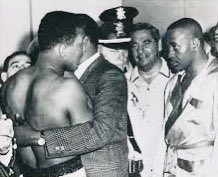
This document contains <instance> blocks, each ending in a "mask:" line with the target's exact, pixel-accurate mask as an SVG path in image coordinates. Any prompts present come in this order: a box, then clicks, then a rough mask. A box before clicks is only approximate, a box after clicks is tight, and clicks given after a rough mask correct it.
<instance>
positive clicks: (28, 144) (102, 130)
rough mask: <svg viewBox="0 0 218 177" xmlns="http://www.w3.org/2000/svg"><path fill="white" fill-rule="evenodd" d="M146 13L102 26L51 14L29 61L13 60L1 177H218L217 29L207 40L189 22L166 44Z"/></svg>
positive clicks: (2, 122)
mask: <svg viewBox="0 0 218 177" xmlns="http://www.w3.org/2000/svg"><path fill="white" fill-rule="evenodd" d="M138 13H139V12H138V11H137V9H136V8H134V7H124V6H120V7H115V8H112V9H108V10H106V11H104V12H102V13H101V14H100V16H99V18H100V19H101V20H102V25H101V26H100V27H99V26H98V25H97V23H96V22H95V21H94V20H93V19H92V18H91V17H90V16H88V15H86V14H78V13H77V14H76V13H70V12H64V11H53V12H49V13H47V14H46V15H45V16H44V17H43V18H42V20H41V23H40V25H39V29H38V33H37V37H36V38H35V39H34V40H33V42H31V43H30V45H29V47H28V49H27V52H24V51H18V52H15V53H13V54H12V55H10V56H9V57H7V58H6V59H5V62H4V68H3V72H2V74H1V78H2V86H1V110H2V114H1V115H2V116H1V119H0V167H1V168H0V176H3V175H6V174H5V173H8V175H9V176H13V175H14V176H15V177H18V176H23V177H59V176H63V177H103V176H104V177H128V176H130V177H138V176H141V177H215V176H216V175H217V174H218V170H217V167H216V164H217V162H218V142H217V141H218V140H217V133H218V132H217V130H218V60H217V58H216V57H217V56H218V55H217V53H218V25H216V26H214V27H213V28H211V30H210V32H209V34H210V35H209V36H210V40H206V39H205V35H204V33H203V31H202V28H201V26H200V24H199V23H198V22H197V21H196V20H194V19H192V18H182V19H179V20H177V21H175V22H173V23H172V24H170V25H169V27H168V28H167V30H166V33H165V34H164V37H163V39H162V38H161V35H160V32H159V30H158V29H157V28H156V27H155V26H153V25H152V24H150V23H147V22H138V23H133V19H134V18H135V17H136V16H137V15H138ZM208 41H209V42H208ZM206 42H207V45H208V46H209V48H211V51H210V50H209V51H208V50H205V48H206V47H205V43H206ZM35 59H36V62H35ZM15 152H16V153H15ZM14 159H15V161H14ZM12 161H13V162H14V163H13V164H12V163H11V162H12ZM2 169H5V171H4V170H2Z"/></svg>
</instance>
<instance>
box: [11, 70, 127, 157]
mask: <svg viewBox="0 0 218 177" xmlns="http://www.w3.org/2000/svg"><path fill="white" fill-rule="evenodd" d="M99 77H100V78H99V82H98V83H97V84H98V86H97V89H96V92H97V93H96V96H95V100H93V101H94V108H93V109H94V118H93V119H94V120H93V122H90V121H89V122H86V123H83V124H78V125H75V126H73V127H65V128H56V129H51V130H46V131H45V132H44V133H45V136H44V138H45V139H46V145H45V148H46V149H47V150H46V152H47V154H46V155H47V157H48V158H53V157H62V156H68V155H74V154H83V153H86V152H90V151H93V150H95V149H98V148H101V147H103V146H105V145H106V144H110V143H113V142H121V141H123V140H125V139H126V136H127V135H126V131H127V125H126V124H127V84H126V80H125V77H124V75H123V74H121V73H120V72H119V71H117V70H109V71H107V72H105V73H104V74H102V75H101V76H99ZM17 130H18V128H17V129H15V133H16V131H17ZM29 134H32V136H38V137H40V134H39V132H37V133H36V132H34V131H33V132H29ZM19 136H22V135H19ZM24 136H25V135H24ZM25 139H26V140H25ZM27 141H28V143H29V144H34V143H36V142H33V141H29V140H28V137H24V138H23V139H21V140H20V142H18V143H21V144H22V143H24V142H27Z"/></svg>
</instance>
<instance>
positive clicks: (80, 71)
mask: <svg viewBox="0 0 218 177" xmlns="http://www.w3.org/2000/svg"><path fill="white" fill-rule="evenodd" d="M99 56H100V53H99V52H97V53H95V54H94V55H92V56H91V57H90V58H88V59H87V60H86V61H84V62H83V63H81V64H80V65H79V66H78V68H77V70H76V71H75V72H74V74H75V75H76V77H77V78H78V79H80V78H81V76H82V75H83V74H84V72H85V71H86V69H87V68H88V67H89V66H90V65H91V64H92V63H93V62H94V61H95V60H96V59H97V58H99Z"/></svg>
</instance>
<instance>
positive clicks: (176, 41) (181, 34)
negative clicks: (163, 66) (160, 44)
mask: <svg viewBox="0 0 218 177" xmlns="http://www.w3.org/2000/svg"><path fill="white" fill-rule="evenodd" d="M166 35H167V36H166V45H167V52H168V59H167V64H168V66H169V68H170V69H171V70H172V72H174V73H176V72H179V71H182V70H185V69H187V68H188V67H189V66H190V64H191V62H192V55H191V50H190V47H191V37H190V35H189V34H187V33H186V32H185V30H182V29H174V30H169V31H167V33H166Z"/></svg>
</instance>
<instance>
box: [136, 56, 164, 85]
mask: <svg viewBox="0 0 218 177" xmlns="http://www.w3.org/2000/svg"><path fill="white" fill-rule="evenodd" d="M161 66H162V60H161V59H160V58H159V59H158V60H157V61H156V62H155V63H154V64H153V65H152V66H151V67H148V68H144V69H139V75H140V76H141V77H142V78H143V79H144V80H145V81H146V82H147V83H148V84H150V83H151V82H152V81H153V80H154V78H155V77H156V76H157V75H158V73H159V72H160V69H161Z"/></svg>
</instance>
